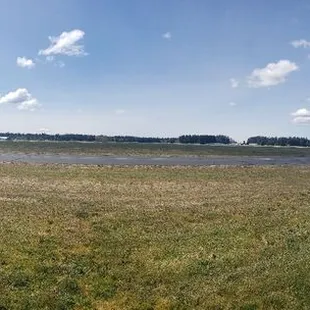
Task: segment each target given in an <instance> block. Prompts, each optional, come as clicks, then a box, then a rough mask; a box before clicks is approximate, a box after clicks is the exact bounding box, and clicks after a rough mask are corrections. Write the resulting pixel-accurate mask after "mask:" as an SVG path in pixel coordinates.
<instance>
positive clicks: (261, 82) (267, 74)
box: [248, 60, 298, 88]
mask: <svg viewBox="0 0 310 310" xmlns="http://www.w3.org/2000/svg"><path fill="white" fill-rule="evenodd" d="M296 70H298V66H297V65H296V64H295V63H294V62H291V61H289V60H280V61H278V62H276V63H269V64H268V65H267V66H266V67H265V68H257V69H254V70H253V72H252V74H251V75H250V76H249V77H248V85H249V87H254V88H259V87H269V86H275V85H278V84H281V83H284V82H285V81H286V79H287V77H288V75H289V74H290V73H292V72H294V71H296Z"/></svg>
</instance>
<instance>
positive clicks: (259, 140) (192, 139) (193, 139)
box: [0, 132, 310, 147]
mask: <svg viewBox="0 0 310 310" xmlns="http://www.w3.org/2000/svg"><path fill="white" fill-rule="evenodd" d="M0 137H1V138H3V139H6V140H10V141H78V142H115V143H121V142H125V143H166V144H168V143H182V144H232V143H235V141H234V140H233V139H232V138H230V137H229V136H225V135H182V136H179V137H177V138H173V137H172V138H160V137H137V136H106V135H87V134H47V133H11V132H2V133H0ZM243 144H256V145H261V146H304V147H306V146H307V147H308V146H310V140H309V139H307V138H303V137H266V136H255V137H250V138H248V140H247V142H244V143H243Z"/></svg>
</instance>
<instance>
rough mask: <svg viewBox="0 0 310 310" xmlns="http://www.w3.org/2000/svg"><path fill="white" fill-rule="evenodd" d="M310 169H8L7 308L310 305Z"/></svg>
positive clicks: (2, 296)
mask: <svg viewBox="0 0 310 310" xmlns="http://www.w3.org/2000/svg"><path fill="white" fill-rule="evenodd" d="M309 180H310V168H296V167H286V168H281V167H278V168H271V167H269V168H265V167H251V168H242V167H239V168H233V167H230V168H225V167H212V168H211V167H209V168H185V167H184V168H180V167H170V168H165V167H162V168H160V167H156V168H154V167H139V168H138V167H130V168H129V167H96V166H87V167H86V166H63V165H24V164H18V165H13V164H7V165H5V164H2V165H0V217H1V222H0V240H1V242H0V309H1V310H5V309H7V310H11V309H20V310H21V309H32V310H33V309H34V310H36V309H40V310H42V309H77V310H79V309H98V310H103V309H136V310H140V309H145V310H146V309H158V310H159V309H243V310H254V309H310V294H309V292H310V276H309V275H310V183H309Z"/></svg>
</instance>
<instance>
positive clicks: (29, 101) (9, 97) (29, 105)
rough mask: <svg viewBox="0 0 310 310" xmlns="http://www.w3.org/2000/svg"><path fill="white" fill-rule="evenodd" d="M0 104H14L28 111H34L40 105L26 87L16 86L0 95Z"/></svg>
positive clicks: (19, 108)
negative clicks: (14, 88) (16, 87)
mask: <svg viewBox="0 0 310 310" xmlns="http://www.w3.org/2000/svg"><path fill="white" fill-rule="evenodd" d="M0 105H15V106H16V107H17V109H18V110H28V111H34V110H36V109H38V108H39V107H40V106H41V105H40V104H39V102H38V100H37V99H36V98H34V97H33V96H32V95H31V94H30V93H29V92H28V90H27V89H26V88H18V89H16V90H15V91H11V92H9V93H7V94H6V95H4V96H0Z"/></svg>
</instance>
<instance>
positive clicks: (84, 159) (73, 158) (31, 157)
mask: <svg viewBox="0 0 310 310" xmlns="http://www.w3.org/2000/svg"><path fill="white" fill-rule="evenodd" d="M0 162H21V163H38V164H83V165H122V166H136V165H141V166H142V165H160V166H221V165H225V166H266V165H267V166H272V165H276V166H282V165H310V157H289V156H285V157H284V156H272V157H258V156H255V157H254V156H212V157H191V156H188V157H141V156H124V157H119V156H83V155H78V156H77V155H54V154H53V155H41V154H0Z"/></svg>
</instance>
